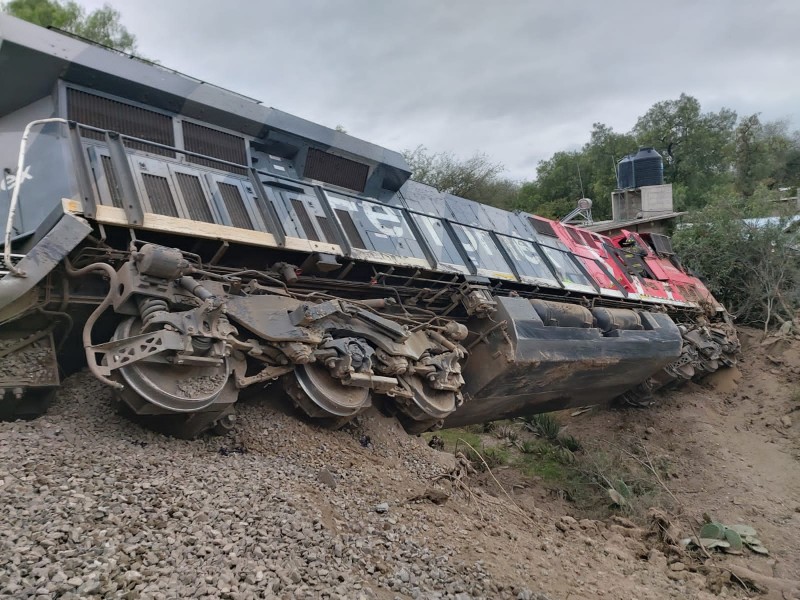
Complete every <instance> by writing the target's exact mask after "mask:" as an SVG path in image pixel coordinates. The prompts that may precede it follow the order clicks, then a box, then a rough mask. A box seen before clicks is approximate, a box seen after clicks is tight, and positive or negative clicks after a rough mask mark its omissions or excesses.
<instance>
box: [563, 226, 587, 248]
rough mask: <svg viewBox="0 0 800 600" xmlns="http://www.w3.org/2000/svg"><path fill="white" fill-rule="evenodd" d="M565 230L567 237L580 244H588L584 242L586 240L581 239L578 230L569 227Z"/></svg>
mask: <svg viewBox="0 0 800 600" xmlns="http://www.w3.org/2000/svg"><path fill="white" fill-rule="evenodd" d="M566 230H567V231H568V232H569V237H571V238H572V239H573V240H575V242H576V243H578V244H580V245H581V246H589V244H587V243H586V240H585V239H583V236H581V234H580V232H579V231H578V230H577V229H572V228H571V227H567V228H566Z"/></svg>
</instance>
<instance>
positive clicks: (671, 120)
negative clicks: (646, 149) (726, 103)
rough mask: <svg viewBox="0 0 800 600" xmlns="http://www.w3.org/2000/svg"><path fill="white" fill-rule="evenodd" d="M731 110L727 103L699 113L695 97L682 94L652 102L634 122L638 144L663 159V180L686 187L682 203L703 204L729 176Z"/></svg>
mask: <svg viewBox="0 0 800 600" xmlns="http://www.w3.org/2000/svg"><path fill="white" fill-rule="evenodd" d="M735 127H736V113H735V112H734V111H732V110H729V109H727V108H722V109H720V110H719V112H707V113H703V112H702V111H701V108H700V102H699V101H698V100H697V99H696V98H693V97H692V96H687V95H686V94H681V95H680V97H679V98H678V99H677V100H665V101H663V102H657V103H656V104H654V105H653V106H652V107H651V108H650V109H649V110H648V111H647V112H646V113H645V114H644V115H642V116H641V117H640V118H639V120H638V121H637V122H636V125H635V126H634V128H633V134H634V135H635V136H636V141H637V143H638V144H639V145H640V146H652V147H654V148H655V149H656V150H658V152H659V153H660V154H661V156H662V157H663V158H664V176H665V179H666V181H667V182H670V183H672V184H673V185H675V184H678V185H681V186H684V187H685V188H686V189H687V190H689V192H690V193H689V194H687V196H686V197H685V204H684V206H682V207H681V208H692V207H699V206H703V205H704V204H705V202H706V201H707V195H708V194H709V193H710V192H711V191H712V190H713V189H714V188H715V187H716V186H717V185H719V184H723V183H727V182H728V181H729V180H730V175H731V164H732V162H733V156H734V140H735V132H734V130H735Z"/></svg>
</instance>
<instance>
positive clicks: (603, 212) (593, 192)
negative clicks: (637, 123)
mask: <svg viewBox="0 0 800 600" xmlns="http://www.w3.org/2000/svg"><path fill="white" fill-rule="evenodd" d="M635 147H636V141H635V140H634V138H633V136H632V135H631V134H628V133H617V132H615V131H614V130H613V129H612V128H611V127H609V126H608V125H604V124H603V123H595V124H594V125H593V126H592V132H591V134H590V136H589V141H588V142H587V143H586V144H584V146H583V148H582V149H581V150H580V151H573V152H556V153H555V154H554V155H553V156H552V158H550V159H548V160H545V161H541V162H540V163H539V165H538V167H537V168H536V181H534V182H531V183H526V184H524V185H523V186H522V190H521V191H520V205H521V207H523V208H525V210H528V211H530V212H535V213H536V214H540V215H542V216H545V217H550V218H561V217H563V216H564V215H566V214H567V213H569V212H570V211H571V210H572V209H573V208H575V203H576V201H577V200H578V199H579V198H582V197H584V196H586V197H588V198H591V199H592V201H593V203H594V204H593V206H592V214H593V216H594V217H595V218H596V219H607V218H611V192H612V191H613V190H614V189H615V188H616V187H617V172H616V162H617V161H618V160H619V159H620V158H622V156H623V155H625V154H627V153H629V152H630V151H631V150H632V149H633V148H635Z"/></svg>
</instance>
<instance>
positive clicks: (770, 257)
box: [673, 185, 800, 329]
mask: <svg viewBox="0 0 800 600" xmlns="http://www.w3.org/2000/svg"><path fill="white" fill-rule="evenodd" d="M776 197H777V194H776V193H775V192H770V191H769V190H768V189H767V188H766V187H764V186H763V185H759V186H756V187H755V188H754V190H753V195H752V196H751V197H750V198H748V199H742V198H737V197H736V196H735V195H734V194H731V195H730V196H726V195H725V194H721V197H720V196H716V197H712V199H711V202H710V204H709V205H708V206H707V207H706V208H704V209H703V210H701V211H698V212H696V213H694V214H693V215H692V221H693V222H692V224H691V225H690V226H688V227H685V228H683V229H680V230H678V231H677V232H676V233H675V235H674V237H673V242H674V245H675V248H676V251H677V252H678V254H679V256H680V257H681V259H682V260H683V261H684V263H685V264H686V266H688V267H690V268H691V269H693V270H694V271H696V272H697V273H698V274H700V275H701V276H703V277H705V278H706V280H707V283H708V285H709V287H710V289H711V291H712V292H713V293H714V295H715V296H716V297H717V299H719V300H720V301H721V302H722V303H723V304H725V306H726V307H727V308H728V310H729V311H730V312H731V313H732V314H733V315H735V316H736V317H737V320H738V321H739V322H740V323H743V324H750V325H763V326H764V328H765V329H766V328H767V327H768V326H769V325H770V323H772V322H773V321H774V320H775V321H778V322H783V321H784V320H787V319H792V318H793V317H794V314H795V310H797V308H798V307H800V254H799V253H798V250H797V248H796V244H797V239H796V233H795V234H794V235H792V234H789V233H786V232H784V228H785V227H786V225H787V222H788V220H787V218H785V217H776V218H774V220H769V221H763V220H762V221H759V222H748V221H745V219H749V218H754V217H762V216H764V215H769V214H770V213H771V212H772V211H774V210H775V206H776V205H775V203H774V202H771V200H774V199H776Z"/></svg>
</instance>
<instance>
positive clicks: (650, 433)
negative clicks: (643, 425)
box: [644, 427, 656, 435]
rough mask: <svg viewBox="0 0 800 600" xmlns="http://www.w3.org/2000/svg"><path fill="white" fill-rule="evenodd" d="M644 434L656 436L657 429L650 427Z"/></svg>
mask: <svg viewBox="0 0 800 600" xmlns="http://www.w3.org/2000/svg"><path fill="white" fill-rule="evenodd" d="M644 432H645V433H646V434H647V435H654V434H655V432H656V428H655V427H648V428H647V429H645V430H644Z"/></svg>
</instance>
